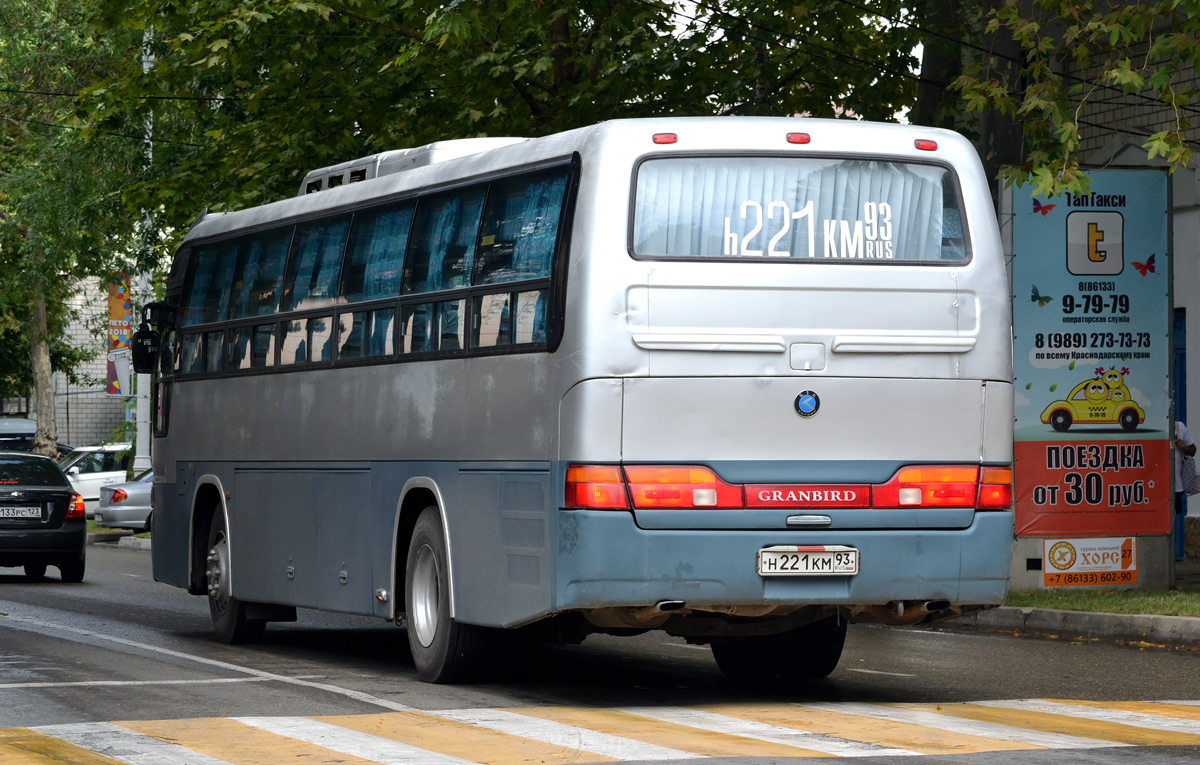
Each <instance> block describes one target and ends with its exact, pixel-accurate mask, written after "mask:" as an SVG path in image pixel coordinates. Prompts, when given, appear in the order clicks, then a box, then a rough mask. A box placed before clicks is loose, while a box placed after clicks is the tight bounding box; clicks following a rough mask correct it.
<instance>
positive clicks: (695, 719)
mask: <svg viewBox="0 0 1200 765" xmlns="http://www.w3.org/2000/svg"><path fill="white" fill-rule="evenodd" d="M620 711H622V712H629V713H630V714H635V715H641V716H642V717H649V718H652V719H654V720H662V721H664V722H670V723H676V724H678V725H688V726H690V727H693V728H699V729H701V730H710V731H715V732H717V733H725V734H728V735H731V736H743V737H745V738H753V739H757V740H758V741H767V742H770V743H772V744H783V745H784V746H796V747H800V748H802V749H809V750H812V751H814V752H825V753H826V754H834V755H838V756H839V757H876V756H883V755H886V754H890V755H896V756H900V755H917V754H919V753H918V752H911V751H909V750H907V749H888V748H885V747H882V746H876V745H874V744H868V743H866V742H863V741H850V740H847V739H843V738H835V737H833V736H823V735H819V734H816V733H811V732H809V731H804V730H795V729H793V728H785V727H783V726H780V725H769V724H767V723H761V722H755V721H753V720H743V719H742V718H740V717H730V716H728V715H722V714H717V713H715V712H705V711H702V710H699V709H688V708H687V707H621V708H620Z"/></svg>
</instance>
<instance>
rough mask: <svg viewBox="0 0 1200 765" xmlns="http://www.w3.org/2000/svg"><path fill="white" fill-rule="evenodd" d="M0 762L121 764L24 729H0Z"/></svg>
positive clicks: (26, 764)
mask: <svg viewBox="0 0 1200 765" xmlns="http://www.w3.org/2000/svg"><path fill="white" fill-rule="evenodd" d="M0 762H2V763H4V765H52V764H53V763H70V765H122V763H121V762H120V761H119V760H112V759H109V758H108V757H104V756H103V755H99V754H96V753H95V752H89V751H88V750H86V749H82V748H80V747H78V746H75V745H74V744H71V743H68V742H66V741H63V740H62V739H59V738H54V737H53V736H47V735H46V734H44V733H39V732H37V731H35V730H29V729H28V728H10V729H8V730H0Z"/></svg>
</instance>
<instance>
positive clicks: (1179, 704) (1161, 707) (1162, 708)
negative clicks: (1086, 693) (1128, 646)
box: [1062, 700, 1200, 721]
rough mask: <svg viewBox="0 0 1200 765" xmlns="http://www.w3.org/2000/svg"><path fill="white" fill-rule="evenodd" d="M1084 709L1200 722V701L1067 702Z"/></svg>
mask: <svg viewBox="0 0 1200 765" xmlns="http://www.w3.org/2000/svg"><path fill="white" fill-rule="evenodd" d="M1062 703H1065V704H1076V705H1078V706H1082V707H1096V708H1098V709H1124V710H1126V711H1128V712H1143V713H1145V714H1149V715H1158V716H1160V717H1177V718H1179V719H1180V720H1197V721H1200V701H1190V702H1189V701H1078V700H1076V701H1066V702H1062Z"/></svg>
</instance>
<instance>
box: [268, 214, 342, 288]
mask: <svg viewBox="0 0 1200 765" xmlns="http://www.w3.org/2000/svg"><path fill="white" fill-rule="evenodd" d="M349 230H350V218H349V216H343V217H340V218H334V219H332V220H325V221H318V222H315V223H303V224H300V225H299V226H297V227H296V236H295V240H294V241H293V243H292V252H291V256H290V257H289V258H288V264H287V272H286V275H285V276H284V280H283V307H282V310H284V311H302V310H304V309H306V308H319V307H321V306H326V305H332V304H333V303H334V302H336V301H337V289H338V275H339V274H340V273H341V270H342V254H343V253H344V252H345V249H346V235H347V233H348V232H349Z"/></svg>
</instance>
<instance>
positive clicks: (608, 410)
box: [558, 379, 623, 462]
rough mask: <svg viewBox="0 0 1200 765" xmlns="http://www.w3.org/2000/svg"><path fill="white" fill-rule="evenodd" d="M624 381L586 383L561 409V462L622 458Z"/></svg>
mask: <svg viewBox="0 0 1200 765" xmlns="http://www.w3.org/2000/svg"><path fill="white" fill-rule="evenodd" d="M622 389H623V382H622V381H621V380H613V379H606V380H584V381H583V382H581V383H579V384H578V385H576V386H574V387H573V388H571V390H569V391H567V393H566V395H564V396H563V398H562V404H561V405H560V406H559V415H558V424H559V430H560V433H559V459H561V460H565V461H568V462H613V461H615V460H617V459H620V457H621V397H622Z"/></svg>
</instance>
